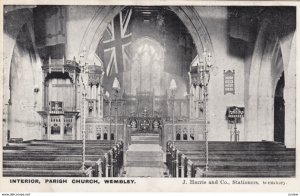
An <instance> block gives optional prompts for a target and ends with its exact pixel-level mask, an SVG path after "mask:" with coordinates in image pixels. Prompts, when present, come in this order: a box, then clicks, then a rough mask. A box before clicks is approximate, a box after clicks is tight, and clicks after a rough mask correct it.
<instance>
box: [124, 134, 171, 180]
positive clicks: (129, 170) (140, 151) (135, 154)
mask: <svg viewBox="0 0 300 196" xmlns="http://www.w3.org/2000/svg"><path fill="white" fill-rule="evenodd" d="M131 139H132V144H131V145H130V146H129V148H128V150H127V152H126V163H125V171H126V176H127V177H164V171H165V167H164V162H163V156H164V153H163V150H162V148H161V146H160V145H159V135H158V134H151V135H139V136H131Z"/></svg>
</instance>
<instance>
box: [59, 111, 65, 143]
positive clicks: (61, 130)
mask: <svg viewBox="0 0 300 196" xmlns="http://www.w3.org/2000/svg"><path fill="white" fill-rule="evenodd" d="M64 119H65V118H64V115H61V116H60V139H61V140H63V139H64Z"/></svg>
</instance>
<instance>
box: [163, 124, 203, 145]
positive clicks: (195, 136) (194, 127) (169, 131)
mask: <svg viewBox="0 0 300 196" xmlns="http://www.w3.org/2000/svg"><path fill="white" fill-rule="evenodd" d="M204 134H205V133H204V122H176V123H174V131H173V124H171V123H169V122H167V123H165V124H164V130H163V134H162V146H163V149H164V150H166V149H165V147H166V145H167V141H173V140H174V141H204V139H205V137H204Z"/></svg>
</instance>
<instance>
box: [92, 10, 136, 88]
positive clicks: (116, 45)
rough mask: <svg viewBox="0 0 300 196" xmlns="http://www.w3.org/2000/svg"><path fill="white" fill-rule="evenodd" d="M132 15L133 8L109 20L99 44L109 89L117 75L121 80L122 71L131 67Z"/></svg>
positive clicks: (98, 52)
mask: <svg viewBox="0 0 300 196" xmlns="http://www.w3.org/2000/svg"><path fill="white" fill-rule="evenodd" d="M131 16H132V9H131V8H127V9H124V10H122V11H121V12H120V13H119V14H118V15H117V16H116V17H115V18H114V19H113V20H112V21H111V22H109V24H108V26H107V28H106V30H105V32H104V33H103V37H102V39H101V41H100V43H99V46H98V50H97V54H98V56H99V57H100V58H101V59H102V60H103V62H104V71H105V77H104V81H103V82H104V86H105V87H106V89H107V90H109V89H111V86H112V83H113V80H114V78H115V77H118V79H119V81H120V82H121V81H122V73H123V72H124V71H127V70H129V69H130V63H129V62H130V45H131V37H132V33H131V30H130V24H129V23H130V19H131Z"/></svg>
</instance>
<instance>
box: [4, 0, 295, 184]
mask: <svg viewBox="0 0 300 196" xmlns="http://www.w3.org/2000/svg"><path fill="white" fill-rule="evenodd" d="M73 4H74V5H73ZM296 8H297V6H296V4H295V5H279V4H278V5H276V4H275V3H274V5H272V6H271V5H263V6H258V5H253V6H249V5H247V6H243V5H172V4H171V5H165V4H162V5H159V4H158V5H156V4H153V5H151V3H150V4H149V2H148V4H145V5H144V4H141V5H133V4H128V5H125V4H124V5H100V4H99V5H97V4H93V5H76V4H75V2H72V1H70V2H69V4H62V5H59V4H58V5H50V4H37V3H32V4H4V5H3V6H2V9H3V14H2V16H3V21H2V22H3V29H2V32H3V33H2V34H3V43H2V44H3V51H2V55H3V56H2V57H3V67H2V70H1V72H2V82H3V83H2V89H3V90H2V93H3V94H2V110H3V111H2V164H1V165H2V166H1V167H2V179H9V180H8V181H6V182H7V183H10V184H18V183H25V184H40V183H41V182H42V184H47V183H59V184H63V183H67V184H68V183H72V184H73V185H74V184H76V183H79V184H85V183H90V184H106V183H118V184H120V183H122V184H126V183H128V184H138V183H139V179H145V180H146V179H152V178H154V179H157V180H158V181H157V182H158V183H159V179H163V178H166V179H169V180H171V178H174V179H177V180H178V179H181V180H180V185H181V186H182V184H183V185H184V184H189V185H190V184H201V183H204V184H206V183H207V184H214V183H216V184H227V183H228V184H231V185H233V184H242V185H255V184H265V183H263V182H261V181H256V180H255V179H262V180H264V179H279V181H278V180H277V181H271V182H267V183H266V184H268V183H271V184H272V183H273V184H275V185H280V183H286V182H285V181H282V180H283V179H288V180H289V179H290V180H296V146H297V143H296V100H297V99H296V97H297V96H296V94H297V93H296V48H297V47H296V46H297V42H296V35H297V34H296V26H297V23H296V15H297V10H296ZM24 177H25V178H24ZM224 178H226V179H227V180H226V181H225V180H223V181H222V179H224ZM206 179H212V180H211V181H206ZM228 179H229V180H228ZM280 179H282V180H280ZM102 180H104V181H102ZM106 180H107V181H106ZM110 180H112V181H110ZM201 180H204V181H201ZM164 182H167V181H164ZM222 182H223V183H222ZM161 186H163V185H161ZM148 188H149V187H148ZM269 188H271V187H269ZM198 189H200V187H198Z"/></svg>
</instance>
